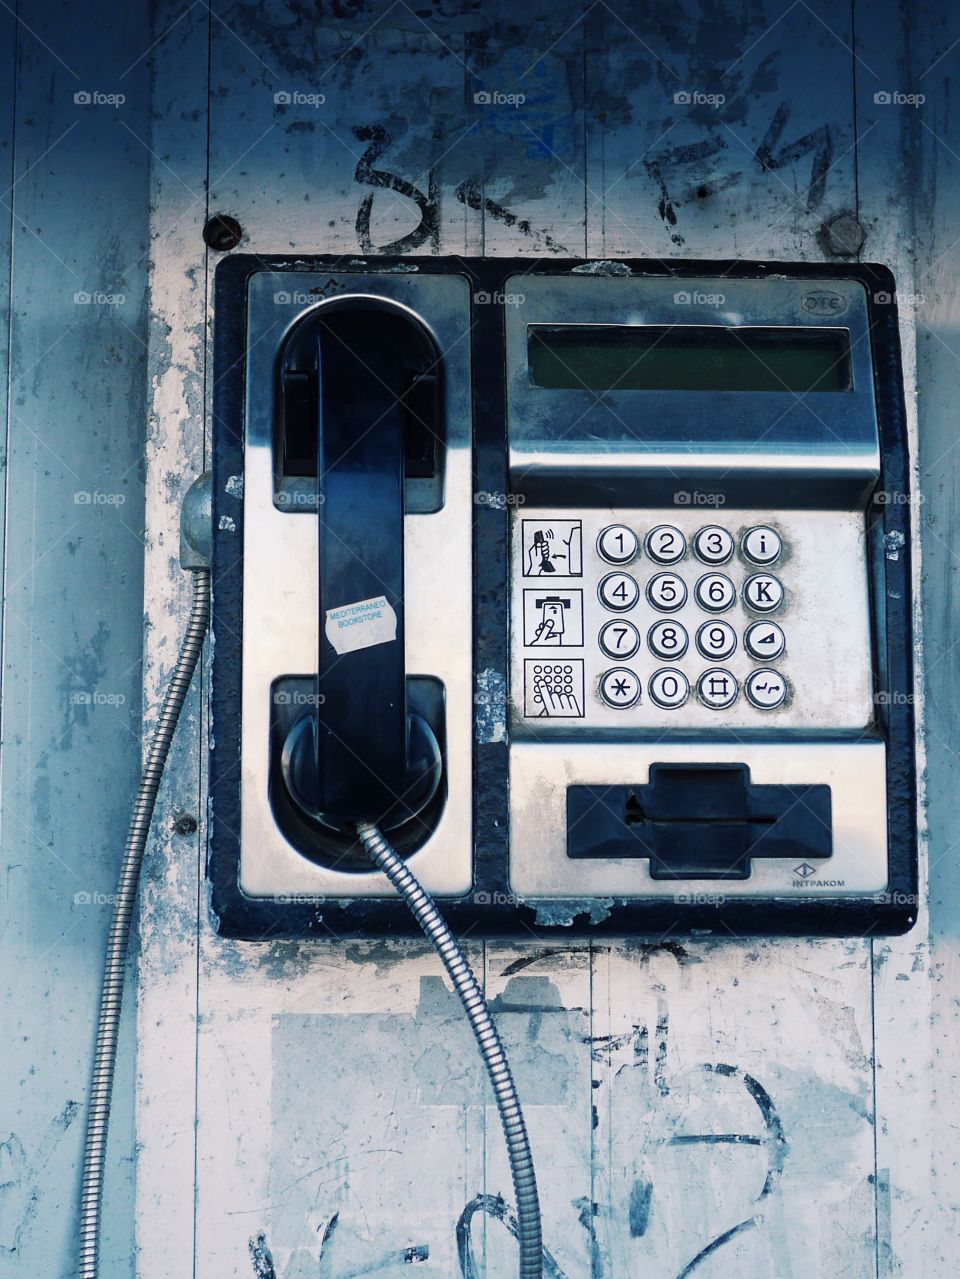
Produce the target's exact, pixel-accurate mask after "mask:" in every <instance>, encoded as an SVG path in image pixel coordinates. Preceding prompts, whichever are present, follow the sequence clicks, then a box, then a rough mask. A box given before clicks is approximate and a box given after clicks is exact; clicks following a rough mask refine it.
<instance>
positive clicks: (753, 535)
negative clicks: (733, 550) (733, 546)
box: [740, 524, 783, 564]
mask: <svg viewBox="0 0 960 1279" xmlns="http://www.w3.org/2000/svg"><path fill="white" fill-rule="evenodd" d="M740 549H741V551H743V554H744V556H745V557H746V558H747V559H748V560H752V561H753V563H754V564H773V563H775V562H776V561H777V560H778V559H779V558H780V552H781V551H782V550H783V542H781V540H780V534H779V533H778V532H777V531H776V529H772V528H767V526H766V525H765V524H758V525H757V527H756V528H748V529H747V531H746V533H744V535H743V537H742V538H741V540H740Z"/></svg>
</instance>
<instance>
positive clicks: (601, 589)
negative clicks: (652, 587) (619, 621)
mask: <svg viewBox="0 0 960 1279" xmlns="http://www.w3.org/2000/svg"><path fill="white" fill-rule="evenodd" d="M597 594H598V595H599V596H600V603H601V604H602V605H603V607H604V608H609V609H610V610H611V612H614V613H625V612H626V611H627V609H628V608H633V606H634V604H636V602H637V600H638V599H639V598H640V587H639V586H638V585H637V583H636V579H635V578H632V577H631V576H630V574H629V573H608V574H607V575H606V577H602V578H601V579H600V585H599V586H598V587H597Z"/></svg>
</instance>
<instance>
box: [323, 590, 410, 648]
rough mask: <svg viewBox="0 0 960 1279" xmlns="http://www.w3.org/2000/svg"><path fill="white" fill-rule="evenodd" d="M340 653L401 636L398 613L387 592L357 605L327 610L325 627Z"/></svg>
mask: <svg viewBox="0 0 960 1279" xmlns="http://www.w3.org/2000/svg"><path fill="white" fill-rule="evenodd" d="M324 630H325V632H326V636H327V639H328V640H329V641H330V643H331V644H332V645H333V649H334V652H336V653H341V654H342V653H355V652H356V651H357V649H358V648H373V646H374V645H375V644H389V643H390V641H391V640H395V639H396V638H397V614H396V612H395V611H394V608H393V605H392V604H388V603H387V597H386V596H385V595H377V596H376V597H375V598H374V599H371V600H357V602H356V604H341V605H340V607H339V608H328V609H327V622H326V626H325V627H324Z"/></svg>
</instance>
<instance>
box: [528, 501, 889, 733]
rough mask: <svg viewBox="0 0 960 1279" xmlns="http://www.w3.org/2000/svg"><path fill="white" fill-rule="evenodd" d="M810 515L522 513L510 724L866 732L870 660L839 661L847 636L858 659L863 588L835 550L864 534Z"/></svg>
mask: <svg viewBox="0 0 960 1279" xmlns="http://www.w3.org/2000/svg"><path fill="white" fill-rule="evenodd" d="M658 515H659V517H660V518H657V516H658ZM812 515H813V513H811V512H800V511H791V512H787V513H782V512H780V513H778V512H749V511H735V512H729V513H722V512H720V511H715V510H712V511H710V512H709V515H708V516H704V514H703V513H702V512H697V511H692V510H683V511H678V512H676V513H675V512H673V511H671V512H669V513H667V512H630V513H626V512H613V511H611V512H606V513H604V512H599V511H597V512H590V513H589V514H588V513H583V514H581V515H580V516H579V517H574V516H573V515H572V514H571V513H569V512H562V513H560V512H558V513H557V514H556V515H551V514H545V515H537V514H536V513H531V512H529V511H521V512H518V514H517V517H516V520H515V529H514V573H513V578H514V609H515V612H519V614H520V618H519V619H515V621H514V624H513V627H512V636H513V648H514V661H513V679H514V687H515V689H516V693H515V696H514V699H513V700H514V707H515V710H521V711H522V713H521V714H520V716H519V718H520V719H521V720H522V721H524V722H527V723H530V724H531V725H532V721H535V720H536V721H547V722H548V721H551V720H558V721H563V722H564V723H565V725H566V727H567V729H568V730H569V729H571V728H573V727H575V726H576V722H577V721H579V723H580V724H594V725H598V724H603V725H609V726H611V727H626V726H644V725H651V726H656V725H663V726H664V727H667V726H671V725H677V726H679V727H685V726H689V725H691V724H695V725H697V726H703V727H709V726H711V725H715V726H717V727H723V726H726V727H734V728H735V727H739V726H741V725H743V726H761V725H775V726H783V725H785V724H787V725H788V724H797V725H801V726H806V725H808V724H810V725H813V724H817V725H819V726H822V727H833V726H834V725H836V726H845V727H847V726H850V725H851V724H853V725H855V726H859V725H860V724H861V723H862V724H863V725H864V726H866V725H867V724H868V723H869V720H870V718H871V714H872V707H871V701H872V699H871V696H870V670H869V662H864V660H863V659H864V655H865V653H864V648H861V649H860V652H859V654H858V660H857V663H856V669H854V667H853V666H851V664H850V661H849V656H851V655H852V654H851V653H850V649H851V646H852V645H854V644H856V643H857V639H858V637H859V639H860V641H861V642H862V643H863V644H864V646H865V648H866V653H867V654H869V643H870V638H869V628H868V620H867V602H868V595H867V589H868V587H867V583H866V580H865V575H864V574H863V573H862V569H859V568H858V566H859V565H861V564H862V561H861V560H860V558H859V557H854V556H850V557H848V558H846V559H845V558H844V557H843V556H842V555H841V554H840V553H839V547H840V545H841V544H843V543H845V542H850V543H854V542H856V540H857V538H858V537H859V536H862V532H861V531H860V530H858V529H857V528H856V526H855V525H854V524H852V523H851V522H850V521H849V519H848V518H847V517H842V518H840V519H838V520H837V525H836V529H835V531H834V532H833V533H831V534H830V535H829V536H827V537H826V538H825V537H824V528H823V522H822V518H821V522H820V525H819V532H818V531H817V526H816V524H815V522H814V521H813V520H812V519H811V518H810V517H811V516H812ZM698 516H699V518H698ZM710 516H712V517H713V518H710ZM851 565H852V566H853V568H852V569H851ZM518 570H519V571H518ZM858 574H859V575H858ZM518 621H519V624H518ZM518 658H519V661H518V660H517V659H518ZM838 662H839V663H840V665H839V666H838V665H837V663H838ZM521 689H522V696H518V694H520V693H521Z"/></svg>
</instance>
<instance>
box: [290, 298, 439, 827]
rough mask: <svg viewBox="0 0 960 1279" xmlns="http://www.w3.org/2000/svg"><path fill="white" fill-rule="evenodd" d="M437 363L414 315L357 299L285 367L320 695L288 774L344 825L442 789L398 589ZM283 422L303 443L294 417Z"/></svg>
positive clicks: (334, 823)
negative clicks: (309, 554) (410, 478)
mask: <svg viewBox="0 0 960 1279" xmlns="http://www.w3.org/2000/svg"><path fill="white" fill-rule="evenodd" d="M438 360H439V357H438V355H437V352H436V349H435V347H434V345H433V343H432V341H431V340H430V338H429V336H428V334H427V333H426V332H425V331H424V329H423V328H422V326H421V325H420V324H419V323H418V321H417V320H416V319H415V318H413V317H411V316H410V315H409V314H407V313H405V312H404V311H403V310H402V309H401V308H399V307H396V306H393V305H391V304H389V303H387V302H385V301H383V300H381V299H365V298H359V299H350V300H349V301H343V302H333V303H331V304H330V305H328V306H327V307H323V308H320V309H319V310H318V311H316V312H315V313H313V315H311V316H309V317H308V318H307V319H306V320H305V321H303V322H302V324H301V330H300V331H298V332H296V333H295V334H294V335H293V336H292V338H291V340H290V341H289V343H288V345H287V349H286V351H285V355H284V360H283V365H282V368H281V375H280V377H281V388H282V391H283V392H284V393H285V392H286V390H287V385H288V383H289V384H293V385H295V388H296V389H295V393H294V394H293V395H292V396H288V395H286V394H285V395H284V398H285V402H286V403H290V401H291V399H292V401H293V406H294V407H292V408H291V409H290V410H289V416H290V417H291V418H292V417H293V415H294V413H295V412H296V410H297V409H299V410H300V412H301V413H302V412H303V411H304V409H305V410H306V412H307V413H308V414H310V413H313V414H315V427H314V432H315V457H316V499H317V501H316V511H317V524H318V552H319V555H318V565H319V577H318V597H319V610H318V621H319V624H318V628H317V629H318V640H319V642H318V661H317V678H316V696H315V699H314V704H313V705H311V706H309V707H308V708H307V709H306V710H305V711H304V712H303V713H302V714H301V715H300V717H299V718H298V719H297V720H296V722H295V723H294V725H293V726H292V728H291V729H290V730H289V732H288V734H287V737H286V741H285V743H284V747H283V752H282V772H283V778H284V781H285V783H286V785H287V787H288V789H289V791H290V794H291V796H292V798H293V800H294V802H295V804H296V805H297V806H298V807H299V809H300V810H301V812H302V813H303V814H304V815H306V816H307V817H308V818H309V819H312V820H314V821H316V822H319V823H320V824H322V825H325V826H328V827H330V828H332V829H334V830H338V831H340V832H341V833H350V830H351V828H352V827H353V826H354V825H355V823H356V822H357V821H359V820H363V821H372V822H376V823H377V824H379V825H380V826H382V827H383V829H384V830H391V831H392V830H394V829H396V828H397V827H398V826H401V825H403V824H404V823H406V822H409V821H411V820H412V819H414V818H416V817H417V816H418V815H419V814H420V813H421V812H422V811H423V809H424V808H425V807H426V805H427V804H428V803H429V802H430V800H431V799H432V798H433V797H434V796H435V795H436V794H437V791H438V788H439V786H440V778H441V771H442V764H441V755H440V746H439V744H438V740H437V733H436V732H435V731H434V729H433V728H432V727H431V725H430V724H429V723H428V722H427V720H426V718H425V717H424V715H423V714H421V713H419V712H418V711H416V710H412V709H409V708H408V696H407V678H406V666H405V652H404V636H405V627H404V589H403V587H404V564H403V552H404V536H403V519H404V478H405V469H406V468H405V459H406V454H407V451H408V440H410V441H411V443H412V441H413V440H414V439H416V438H418V437H419V438H422V437H423V436H424V435H428V436H433V437H434V438H435V437H436V435H437V434H438V431H437V425H438V414H437V412H436V409H437V403H438V396H437V394H436V393H434V395H433V404H432V405H430V404H429V403H428V401H427V399H426V397H425V396H424V395H423V394H422V388H423V386H424V379H427V380H428V381H427V383H426V384H427V386H428V387H430V386H432V387H434V388H436V386H437V381H436V369H437V365H438ZM305 375H306V376H307V377H312V378H313V379H314V386H313V388H312V390H313V394H312V395H304V387H303V379H304V376H305ZM431 408H432V410H433V411H432V412H431V411H430V410H431ZM282 426H283V429H284V432H285V440H286V441H287V442H289V441H290V440H291V438H295V439H297V440H299V441H300V443H301V444H302V443H303V441H302V439H301V433H302V431H303V423H302V422H294V421H292V420H291V421H286V420H285V421H284V422H283V424H282ZM307 446H308V447H309V440H308V441H307ZM422 455H423V450H422V449H421V450H420V456H421V457H422Z"/></svg>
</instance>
